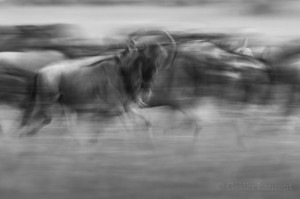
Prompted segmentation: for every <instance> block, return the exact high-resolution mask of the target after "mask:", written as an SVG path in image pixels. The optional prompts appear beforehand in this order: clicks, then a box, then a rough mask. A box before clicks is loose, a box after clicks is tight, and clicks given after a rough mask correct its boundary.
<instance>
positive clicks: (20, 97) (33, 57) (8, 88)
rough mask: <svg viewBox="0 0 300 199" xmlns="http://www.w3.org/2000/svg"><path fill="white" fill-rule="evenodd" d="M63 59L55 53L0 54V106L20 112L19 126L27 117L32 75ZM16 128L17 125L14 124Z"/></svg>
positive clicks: (30, 103) (30, 101) (22, 124)
mask: <svg viewBox="0 0 300 199" xmlns="http://www.w3.org/2000/svg"><path fill="white" fill-rule="evenodd" d="M64 59H66V57H65V56H64V55H63V54H62V53H60V52H56V51H29V52H0V82H1V86H0V87H1V98H0V104H1V105H9V106H10V107H13V108H16V109H17V110H20V111H21V112H22V114H23V116H22V117H23V119H22V122H21V126H24V125H25V124H26V120H27V118H28V117H29V112H30V106H31V105H32V99H31V95H32V86H33V85H32V83H33V78H34V74H35V73H36V72H37V71H38V70H40V69H41V68H43V67H44V66H46V65H48V64H50V63H53V62H56V61H60V60H64ZM17 126H19V124H18V125H16V124H14V127H17Z"/></svg>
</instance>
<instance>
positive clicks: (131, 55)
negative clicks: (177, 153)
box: [25, 31, 176, 135]
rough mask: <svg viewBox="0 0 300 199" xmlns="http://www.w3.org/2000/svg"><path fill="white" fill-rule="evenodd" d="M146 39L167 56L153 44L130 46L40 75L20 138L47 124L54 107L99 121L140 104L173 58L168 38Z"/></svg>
mask: <svg viewBox="0 0 300 199" xmlns="http://www.w3.org/2000/svg"><path fill="white" fill-rule="evenodd" d="M147 34H149V32H148V33H147ZM151 34H156V35H157V34H159V35H162V34H163V35H165V36H166V37H167V39H168V40H169V41H170V42H168V45H167V46H169V45H171V46H172V48H171V51H170V50H169V49H168V48H167V46H163V45H162V44H160V43H158V42H150V43H149V42H147V43H145V42H140V43H139V42H130V45H129V46H128V48H127V49H125V50H124V51H123V52H122V53H120V54H117V55H112V56H105V57H100V58H99V57H92V58H85V59H75V60H72V61H70V60H69V61H64V62H61V63H58V64H53V65H50V66H47V67H45V68H43V69H41V70H40V71H39V72H38V74H37V76H36V78H35V79H36V80H35V91H36V109H35V113H34V114H33V116H32V120H31V124H32V125H31V128H30V130H29V131H26V133H25V134H27V135H33V134H35V133H36V132H38V130H39V129H41V128H42V127H43V126H45V125H46V124H48V123H50V121H51V118H52V116H51V112H50V109H51V106H52V105H53V104H55V103H59V104H60V105H62V106H63V107H66V108H67V109H68V110H70V111H71V112H72V113H76V114H83V113H85V112H89V113H93V114H95V115H100V116H104V117H113V116H117V115H121V114H123V113H124V112H126V111H128V110H126V109H128V108H129V107H130V105H131V104H132V103H141V99H142V98H143V97H142V96H144V95H148V93H149V92H150V88H151V84H152V81H153V78H154V76H155V75H156V73H157V71H158V70H159V69H160V68H162V67H163V66H167V65H169V64H170V62H171V61H172V60H173V59H174V57H175V56H176V53H175V52H176V44H175V42H174V41H173V39H172V37H171V36H170V35H169V34H168V33H166V32H161V31H157V32H156V33H154V32H152V33H151ZM136 35H137V37H140V36H141V33H138V34H136ZM135 43H136V44H135ZM164 43H166V42H164Z"/></svg>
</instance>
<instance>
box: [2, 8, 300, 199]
mask: <svg viewBox="0 0 300 199" xmlns="http://www.w3.org/2000/svg"><path fill="white" fill-rule="evenodd" d="M48 22H70V23H77V24H79V25H82V26H83V27H84V28H85V30H88V31H87V32H88V34H89V35H91V36H103V35H106V34H108V33H110V32H113V31H114V30H115V29H117V28H119V27H126V26H128V25H133V26H134V25H145V26H147V25H149V24H151V25H162V26H167V27H170V28H182V27H187V28H190V27H194V28H202V27H213V28H223V27H229V28H243V27H251V28H254V29H257V30H259V31H261V32H263V33H268V34H270V35H295V34H299V33H300V28H299V26H297V25H298V24H297V23H298V18H297V16H294V15H291V16H275V17H261V18H258V17H250V16H244V17H242V16H239V15H238V14H237V12H232V13H230V12H229V11H228V10H224V9H223V8H220V7H218V8H200V7H193V8H191V7H183V8H177V7H174V8H167V7H163V8H157V7H124V6H122V7H102V8H101V7H83V8H81V7H62V8H54V7H46V8H38V7H25V8H12V7H8V8H1V11H0V24H16V23H18V24H23V23H48ZM199 110H200V114H199V115H200V116H201V117H202V118H203V120H204V128H203V130H202V132H201V134H200V136H199V138H198V140H197V141H196V142H195V141H194V140H193V139H192V133H191V129H189V128H187V127H186V125H180V128H176V129H173V130H169V131H168V132H167V133H165V134H164V133H163V130H162V129H164V128H166V127H168V126H170V123H171V117H170V116H169V115H168V114H166V113H167V112H166V111H165V110H164V109H158V110H155V111H153V110H152V111H149V112H150V116H151V117H152V119H153V123H154V139H153V140H150V139H149V138H148V137H147V133H146V131H145V130H144V129H142V128H139V129H137V130H136V131H134V132H126V131H125V130H124V126H122V125H119V123H120V122H118V121H116V122H115V123H114V125H111V126H110V127H114V128H109V129H107V130H106V131H105V132H104V133H102V134H101V135H100V136H99V142H98V143H97V144H84V145H79V144H77V143H76V142H75V141H74V139H73V138H71V137H70V134H69V133H68V132H67V130H66V124H65V122H64V120H63V119H61V118H58V119H57V120H56V121H54V122H53V124H51V125H50V126H48V127H47V128H45V129H44V130H43V131H42V132H41V133H40V134H39V135H38V136H37V137H33V138H22V139H18V138H10V136H8V135H4V136H2V138H1V139H0V198H1V199H2V198H3V199H4V198H10V199H14V198H22V199H26V198H62V199H66V198H72V199H75V198H78V199H81V198H101V199H102V198H130V199H134V198H137V199H141V198H149V199H153V198H163V199H167V198H172V199H174V198H187V199H192V198H195V199H196V198H197V199H198V198H212V199H215V198H230V199H231V198H255V199H258V198H298V197H299V195H300V191H299V186H300V172H299V166H300V159H299V158H300V142H299V138H300V137H299V134H297V130H295V129H293V130H291V129H287V128H283V127H282V125H281V123H276V122H266V121H265V119H266V118H267V119H270V118H271V117H267V116H265V117H258V116H257V117H256V115H254V116H253V117H251V118H252V119H247V120H246V119H243V117H242V116H241V115H239V114H234V117H233V116H232V113H231V115H229V116H227V117H225V116H224V115H222V116H220V115H219V114H218V111H217V109H216V108H215V106H214V104H206V105H205V106H202V107H200V109H199ZM227 110H230V107H227ZM243 113H246V112H243ZM15 115H16V114H15V113H14V112H11V110H10V109H7V108H2V112H1V119H2V125H3V128H5V127H6V126H7V125H8V124H9V123H10V122H11V119H12V118H13V117H15ZM271 116H272V115H271ZM271 119H272V118H271ZM271 119H270V120H271ZM172 120H173V119H172ZM179 121H180V120H179V119H178V120H175V122H179ZM274 121H279V120H276V119H274ZM259 124H260V125H259ZM254 127H255V128H256V127H257V128H256V129H255V128H254ZM93 128H98V129H99V128H102V126H100V125H96V126H94V127H93ZM86 133H87V132H84V130H82V131H81V132H80V135H77V138H79V139H83V137H85V135H86ZM240 134H242V135H243V143H244V147H241V146H240V145H239V144H240V143H239V142H238V141H239V140H238V139H237V138H238V136H237V135H240ZM233 183H240V184H244V185H247V183H248V185H249V186H250V185H251V186H252V187H254V186H259V185H260V186H261V188H260V189H262V186H267V185H287V186H288V188H287V190H278V189H277V190H269V191H266V190H258V188H257V187H256V188H255V187H254V188H253V189H252V190H249V189H247V187H246V188H244V190H241V189H243V188H234V187H232V184H233ZM226 185H227V186H226ZM289 185H290V186H289ZM249 186H248V187H249ZM226 188H227V190H226ZM234 189H239V190H234ZM245 189H246V190H245ZM297 196H298V197H297Z"/></svg>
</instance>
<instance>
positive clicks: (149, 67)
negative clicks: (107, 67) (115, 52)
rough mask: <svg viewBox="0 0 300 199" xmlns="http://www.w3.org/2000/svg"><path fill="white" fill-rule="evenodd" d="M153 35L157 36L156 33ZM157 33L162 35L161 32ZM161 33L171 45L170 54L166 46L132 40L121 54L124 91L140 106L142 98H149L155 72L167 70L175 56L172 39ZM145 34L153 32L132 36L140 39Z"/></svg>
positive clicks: (158, 43)
mask: <svg viewBox="0 0 300 199" xmlns="http://www.w3.org/2000/svg"><path fill="white" fill-rule="evenodd" d="M155 33H156V34H158V33H157V31H156V32H155ZM159 33H160V34H162V32H159ZM163 33H164V34H165V35H167V37H168V39H169V40H170V41H171V42H170V43H171V44H172V45H173V49H172V50H173V51H172V52H171V53H170V51H169V50H168V49H167V48H166V46H163V43H160V42H157V41H151V42H138V41H136V40H134V39H133V38H132V39H130V42H129V45H128V48H127V49H126V50H124V52H123V53H122V60H123V74H124V78H125V82H126V90H127V92H129V93H131V96H132V97H134V98H135V100H137V101H138V102H139V103H140V104H143V102H142V100H141V99H142V98H145V97H149V96H150V94H151V91H150V88H151V84H152V82H153V79H154V76H155V74H156V73H157V71H158V70H159V69H160V68H162V67H166V68H168V67H169V66H170V65H171V64H172V62H173V60H174V58H175V56H176V54H175V52H176V49H175V48H176V45H175V42H174V40H173V38H172V37H171V36H170V35H169V34H168V33H165V32H163ZM145 34H146V35H147V34H154V32H153V31H152V32H147V33H146V32H143V34H141V33H138V34H136V35H134V36H136V37H137V36H138V37H141V36H142V35H145ZM132 37H133V36H132ZM170 43H168V44H170Z"/></svg>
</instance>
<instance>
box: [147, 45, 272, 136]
mask: <svg viewBox="0 0 300 199" xmlns="http://www.w3.org/2000/svg"><path fill="white" fill-rule="evenodd" d="M178 49H179V50H178V53H177V56H176V59H175V60H174V63H173V65H172V67H171V68H170V69H169V70H166V71H162V72H161V73H159V74H158V75H157V77H156V78H155V81H154V86H153V89H152V96H151V97H150V98H149V100H147V101H146V106H145V108H151V107H158V106H167V107H169V108H171V110H175V111H179V112H182V113H183V114H184V115H186V116H187V119H188V120H189V122H190V123H192V125H194V127H195V131H194V136H197V135H198V134H199V132H200V129H201V125H200V123H201V121H200V120H199V118H196V117H195V115H193V113H192V112H191V111H190V110H191V109H194V108H195V107H196V106H197V105H198V102H199V98H201V97H204V96H206V95H207V94H208V95H209V93H211V92H212V91H215V93H216V95H217V96H216V97H217V98H220V97H221V98H224V99H226V97H228V96H226V95H227V92H230V91H231V90H230V89H233V88H232V87H234V86H235V85H238V87H241V88H240V90H242V91H244V92H246V93H245V94H244V95H243V96H245V97H243V98H242V99H240V100H242V101H246V100H248V98H249V97H248V95H249V93H250V88H249V87H250V85H251V86H253V82H255V83H256V84H257V85H258V84H263V83H265V82H264V81H267V80H266V79H265V78H266V74H265V71H264V70H265V66H262V63H260V62H259V61H257V60H256V59H255V58H253V57H250V56H247V55H244V54H238V53H237V54H236V53H233V52H229V51H226V50H225V49H223V48H220V47H219V46H218V45H215V44H214V43H212V42H209V41H200V42H198V41H192V42H188V43H183V44H181V45H180V46H178ZM246 88H249V89H246ZM251 88H252V87H251ZM251 92H254V87H253V88H252V89H251ZM211 94H212V93H211ZM189 109H190V110H189ZM173 115H174V114H173Z"/></svg>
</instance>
